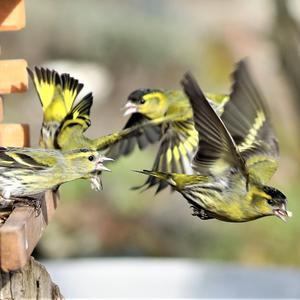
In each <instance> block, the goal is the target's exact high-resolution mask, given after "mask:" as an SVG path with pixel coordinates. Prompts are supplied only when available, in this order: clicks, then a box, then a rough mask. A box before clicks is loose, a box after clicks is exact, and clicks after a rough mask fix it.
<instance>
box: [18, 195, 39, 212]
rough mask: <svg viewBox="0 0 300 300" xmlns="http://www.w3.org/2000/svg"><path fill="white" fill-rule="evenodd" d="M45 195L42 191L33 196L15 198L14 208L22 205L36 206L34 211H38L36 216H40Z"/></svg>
mask: <svg viewBox="0 0 300 300" xmlns="http://www.w3.org/2000/svg"><path fill="white" fill-rule="evenodd" d="M43 195H44V194H43V193H40V194H38V195H35V196H32V197H30V196H24V197H16V198H13V200H14V204H13V208H16V207H22V206H31V207H33V208H34V211H35V212H36V216H39V214H40V213H41V208H42V199H43Z"/></svg>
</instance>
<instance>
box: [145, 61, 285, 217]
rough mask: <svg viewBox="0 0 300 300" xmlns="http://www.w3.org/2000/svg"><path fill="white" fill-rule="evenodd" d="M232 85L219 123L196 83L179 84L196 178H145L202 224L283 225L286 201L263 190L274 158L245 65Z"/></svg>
mask: <svg viewBox="0 0 300 300" xmlns="http://www.w3.org/2000/svg"><path fill="white" fill-rule="evenodd" d="M233 79H234V85H233V90H232V93H231V95H230V100H229V101H228V102H227V103H226V105H225V107H224V112H223V114H222V117H221V119H220V117H219V116H218V115H217V114H216V113H215V111H214V109H213V108H212V107H211V105H210V104H209V102H208V101H207V99H206V97H205V95H204V94H203V92H202V91H201V89H200V88H199V86H198V84H197V82H196V81H195V80H194V78H193V77H192V76H191V75H190V74H186V75H185V76H184V79H183V80H182V85H183V88H184V91H185V93H186V94H187V96H188V98H189V100H190V102H191V106H192V108H193V114H194V121H195V127H196V129H197V131H198V133H199V137H200V138H199V144H198V151H197V153H196V155H195V156H194V159H193V163H192V167H193V168H194V170H195V171H196V172H197V173H198V174H199V175H186V174H176V173H164V172H152V171H146V170H144V171H143V173H145V174H147V175H151V176H154V177H156V178H159V179H161V180H164V181H165V182H167V183H168V184H169V185H171V186H172V187H173V188H174V189H175V190H177V191H178V192H180V193H181V194H182V195H183V196H184V197H185V198H186V199H187V201H188V202H189V203H190V204H191V206H192V207H193V209H194V215H196V216H198V217H199V218H200V219H202V220H207V219H212V218H216V219H219V220H222V221H227V222H246V221H251V220H254V219H257V218H261V217H264V216H272V215H275V216H277V217H279V218H281V219H282V220H285V217H290V216H291V213H290V212H288V211H287V210H286V204H287V199H286V197H285V196H284V195H283V193H281V192H280V191H279V190H277V189H275V188H274V187H271V186H267V185H266V184H267V182H268V180H269V179H270V178H271V176H272V175H273V174H274V172H275V171H276V169H277V158H278V143H277V140H276V138H275V136H274V133H273V129H272V126H271V123H270V117H269V113H268V111H267V108H266V106H265V103H264V101H263V98H262V96H261V94H260V93H259V91H258V89H257V88H256V87H255V85H254V83H253V81H252V79H251V77H250V75H249V73H248V70H247V68H246V64H245V62H243V61H242V62H240V63H239V64H238V66H237V69H236V71H235V72H234V74H233Z"/></svg>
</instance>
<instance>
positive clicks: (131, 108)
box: [123, 101, 137, 116]
mask: <svg viewBox="0 0 300 300" xmlns="http://www.w3.org/2000/svg"><path fill="white" fill-rule="evenodd" d="M123 109H124V110H125V112H124V114H123V116H128V115H131V114H133V113H136V112H137V105H136V104H134V103H132V102H131V101H128V102H127V103H126V104H125V106H124V107H123Z"/></svg>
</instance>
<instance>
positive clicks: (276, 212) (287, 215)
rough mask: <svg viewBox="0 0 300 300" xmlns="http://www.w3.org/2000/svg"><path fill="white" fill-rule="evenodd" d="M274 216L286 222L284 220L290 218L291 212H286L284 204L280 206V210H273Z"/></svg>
mask: <svg viewBox="0 0 300 300" xmlns="http://www.w3.org/2000/svg"><path fill="white" fill-rule="evenodd" d="M273 212H274V215H275V216H276V217H278V218H279V219H281V220H282V221H284V222H286V218H291V217H292V216H293V214H292V212H290V211H288V210H286V205H285V204H284V203H282V204H281V207H280V208H276V209H273Z"/></svg>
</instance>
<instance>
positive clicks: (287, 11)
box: [1, 0, 300, 266]
mask: <svg viewBox="0 0 300 300" xmlns="http://www.w3.org/2000/svg"><path fill="white" fill-rule="evenodd" d="M25 2H26V13H27V26H26V28H25V29H24V30H22V31H20V32H9V33H1V47H2V48H1V50H2V51H1V59H14V58H25V59H26V60H27V61H28V63H29V66H30V67H33V66H35V65H37V66H44V67H50V68H54V69H57V70H58V71H60V72H70V73H71V74H72V75H73V76H75V77H78V78H79V79H80V81H81V82H83V83H85V85H86V89H85V90H84V92H89V91H93V93H94V95H95V103H94V106H93V109H92V126H91V128H90V129H89V130H88V132H87V135H88V136H89V137H97V136H100V135H104V134H106V133H110V132H113V131H115V130H118V129H120V128H121V127H122V126H123V125H124V123H125V122H126V118H124V117H122V112H121V110H120V109H121V108H122V106H123V105H124V104H125V101H126V98H127V95H128V94H129V93H130V92H131V91H132V90H134V89H137V88H142V87H149V88H162V89H171V88H180V86H179V81H180V79H181V77H182V75H183V73H184V72H185V71H187V70H191V71H192V72H193V73H194V74H195V75H196V76H197V78H198V80H199V82H200V84H201V86H202V88H203V89H204V90H206V91H209V92H218V93H223V92H225V93H228V92H229V91H230V76H229V75H230V73H231V72H232V70H233V68H234V63H235V62H237V61H238V60H240V59H242V58H244V57H248V58H249V63H250V66H251V71H252V74H253V76H254V78H255V79H256V81H257V83H258V85H259V86H260V88H261V89H262V90H263V92H264V94H265V97H266V99H267V101H268V103H269V105H270V108H271V112H272V116H273V123H274V127H275V128H276V131H277V134H278V138H279V142H280V147H281V159H280V168H279V170H278V172H277V173H276V175H275V176H274V178H273V179H272V184H273V185H274V186H276V187H278V188H279V189H281V190H282V191H283V192H284V193H285V194H286V195H287V196H288V199H289V204H288V206H289V210H291V211H292V212H293V214H294V216H293V218H292V219H290V220H289V221H288V223H286V224H284V223H283V222H282V221H280V220H279V219H276V218H275V217H272V218H271V217H270V218H264V219H260V220H257V221H254V222H249V223H245V224H230V223H223V222H220V221H215V220H210V221H200V220H199V219H198V218H195V217H192V216H191V210H190V209H189V206H188V204H187V203H186V201H185V200H184V199H183V197H181V196H180V195H179V194H177V193H171V192H169V191H164V192H163V193H161V194H159V195H158V196H156V197H154V190H150V191H147V192H144V193H139V192H136V191H131V190H130V187H132V186H135V185H138V184H140V183H143V181H144V180H145V178H144V177H142V176H141V175H137V174H135V173H133V172H132V171H131V170H133V169H143V168H150V167H151V165H152V162H153V159H154V155H155V151H156V150H157V147H156V146H153V147H152V148H151V149H147V151H143V152H141V151H138V150H136V151H135V152H134V154H133V155H131V156H130V157H125V158H122V159H120V160H119V161H117V162H115V163H113V164H111V165H110V167H111V169H112V171H113V172H111V173H109V174H107V173H105V174H104V176H103V177H104V178H103V181H104V191H103V192H102V193H96V192H93V191H91V190H90V187H89V183H88V182H84V181H76V182H73V183H70V184H66V185H64V186H63V187H62V188H61V201H60V203H59V207H58V209H57V212H56V215H55V218H54V219H53V220H52V222H51V224H50V225H49V226H48V228H47V230H46V232H45V234H44V236H43V238H42V239H41V241H40V243H39V245H38V248H37V250H36V255H38V256H39V257H42V258H62V257H87V256H156V257H192V258H200V259H209V260H222V261H231V262H237V263H241V264H250V265H266V264H278V265H288V266H299V265H300V239H299V236H300V218H299V211H300V201H299V199H298V198H299V196H298V195H299V194H300V184H299V183H300V181H299V179H300V174H299V162H300V156H299V150H298V148H299V142H300V141H299V130H300V126H299V121H298V120H299V119H298V114H299V112H300V68H299V67H300V57H299V41H300V31H299V25H298V22H300V2H299V1H282V0H278V1H275V0H252V1H241V0H227V1H222V0H207V1H205V0H198V1H195V0H194V1H192V0H185V1H180V0H178V1H172V0H150V1H149V0H124V1H115V0H113V1H111V0H110V1H108V0H107V1H103V0H102V1H97V0H90V1H83V0H78V1H72V0H64V1H58V0H44V1H38V0H26V1H25ZM84 92H82V93H81V96H83V95H84ZM41 120H42V110H41V107H40V104H39V100H38V98H37V95H36V94H35V92H34V90H33V86H32V84H31V85H30V89H29V91H28V92H27V93H26V94H20V95H15V94H14V95H9V96H5V122H24V123H30V126H31V133H32V134H31V143H32V146H37V144H38V136H39V128H40V124H41Z"/></svg>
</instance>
